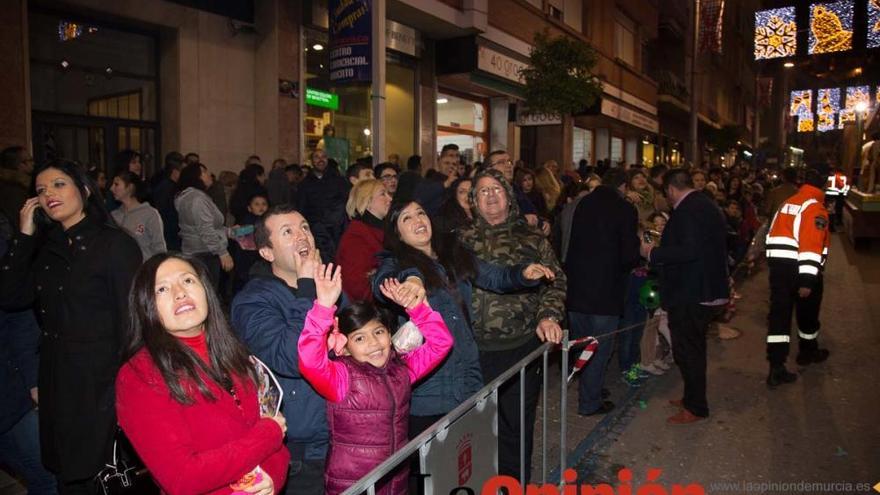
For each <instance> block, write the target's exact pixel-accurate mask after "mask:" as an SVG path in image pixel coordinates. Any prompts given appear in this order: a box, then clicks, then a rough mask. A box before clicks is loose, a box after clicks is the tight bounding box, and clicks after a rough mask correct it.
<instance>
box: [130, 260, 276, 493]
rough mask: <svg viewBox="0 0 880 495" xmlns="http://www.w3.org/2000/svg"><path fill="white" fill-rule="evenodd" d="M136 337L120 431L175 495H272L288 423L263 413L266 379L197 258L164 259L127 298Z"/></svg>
mask: <svg viewBox="0 0 880 495" xmlns="http://www.w3.org/2000/svg"><path fill="white" fill-rule="evenodd" d="M129 304H130V306H131V309H132V312H131V321H130V327H131V328H130V333H129V338H128V342H127V343H126V360H125V364H123V365H122V368H121V369H120V370H119V376H118V377H117V378H116V411H117V414H118V416H119V425H120V426H121V427H122V429H123V431H124V432H125V434H126V436H127V437H128V439H129V440H130V441H131V444H132V446H134V448H135V450H136V451H137V453H138V455H139V456H140V457H141V459H142V460H143V461H144V464H145V466H146V467H147V469H149V470H150V474H151V475H152V476H153V479H155V480H156V482H157V483H158V485H159V486H160V487H161V488H162V490H163V491H164V492H165V493H167V494H169V495H177V494H197V493H198V494H201V493H210V494H229V493H232V492H233V491H235V492H239V491H242V490H243V487H241V486H239V485H240V484H242V483H246V481H245V480H250V483H251V485H252V486H250V487H249V488H248V489H247V491H248V492H250V493H254V494H255V495H273V494H274V493H277V492H278V491H279V490H281V488H282V486H283V485H284V480H286V479H287V464H288V462H289V461H290V453H289V452H288V450H287V448H286V447H285V446H284V444H283V443H282V441H283V439H284V433H285V431H286V428H287V424H286V422H285V421H284V417H283V416H282V415H280V414H279V415H277V416H275V415H274V411H272V413H270V414H271V415H269V416H263V415H261V413H260V402H259V399H258V397H257V386H258V383H259V377H258V375H257V372H256V368H255V366H254V363H252V362H251V360H250V358H249V356H248V352H247V349H246V348H245V347H244V345H242V344H241V343H240V342H239V341H238V339H237V338H236V337H235V335H234V334H233V333H232V330H231V329H230V328H229V324H228V323H227V321H226V317H225V316H224V315H223V309H222V308H221V306H220V300H219V299H218V298H217V294H216V293H215V292H214V290H213V289H212V288H211V283H210V280H209V277H208V272H207V270H206V269H205V266H204V265H203V264H202V263H201V262H200V261H198V259H197V258H194V257H191V256H186V255H179V254H159V255H156V256H154V257H152V258H150V259H149V260H147V262H146V263H144V265H143V266H142V267H141V269H140V270H138V272H137V275H136V276H135V279H134V283H133V284H132V288H131V292H130V293H129Z"/></svg>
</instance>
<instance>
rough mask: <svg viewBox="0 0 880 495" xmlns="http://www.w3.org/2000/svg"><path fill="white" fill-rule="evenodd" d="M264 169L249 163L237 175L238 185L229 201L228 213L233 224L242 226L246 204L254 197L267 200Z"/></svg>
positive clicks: (245, 213) (257, 164) (245, 214)
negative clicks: (261, 197)
mask: <svg viewBox="0 0 880 495" xmlns="http://www.w3.org/2000/svg"><path fill="white" fill-rule="evenodd" d="M265 183H266V169H264V168H263V166H262V165H260V164H259V163H251V164H249V165H247V166H245V167H244V170H242V171H241V173H240V174H239V175H238V185H237V186H235V191H233V193H232V198H230V199H229V212H230V213H232V216H233V218H234V219H235V223H237V224H244V222H245V217H247V214H248V209H247V207H248V203H250V201H251V198H253V197H254V196H257V195H259V196H263V197H266V198H268V197H269V193H268V191H266V186H265V185H264V184H265Z"/></svg>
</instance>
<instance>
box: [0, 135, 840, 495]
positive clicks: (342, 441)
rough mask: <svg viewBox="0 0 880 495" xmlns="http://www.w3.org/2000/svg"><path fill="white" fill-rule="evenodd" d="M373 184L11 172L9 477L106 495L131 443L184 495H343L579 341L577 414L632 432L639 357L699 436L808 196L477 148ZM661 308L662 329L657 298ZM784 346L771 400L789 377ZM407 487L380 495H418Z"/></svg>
mask: <svg viewBox="0 0 880 495" xmlns="http://www.w3.org/2000/svg"><path fill="white" fill-rule="evenodd" d="M395 158H396V157H395ZM372 161H373V159H372V158H371V157H365V158H363V159H360V160H358V161H357V162H355V163H353V164H351V165H349V166H348V167H347V168H346V170H345V171H344V172H343V171H340V170H339V166H338V164H336V163H335V162H334V161H333V160H332V159H330V158H328V156H327V154H326V153H325V152H324V151H323V150H320V149H319V150H315V151H313V152H312V153H311V155H310V162H309V164H308V165H303V166H300V165H295V164H287V162H286V161H285V160H283V159H276V160H274V161H273V162H272V165H271V169H270V170H268V171H267V170H266V168H265V167H264V166H263V165H262V161H261V160H260V158H259V157H257V156H251V157H249V158H248V159H247V160H246V161H245V163H244V164H243V168H242V170H241V171H240V172H239V173H237V174H236V173H232V172H225V171H224V172H221V173H220V174H219V177H215V176H214V174H212V173H211V171H210V169H209V168H208V166H207V165H206V164H204V163H202V162H201V161H200V158H199V156H198V155H197V154H195V153H189V154H187V155H185V156H184V155H183V154H181V153H177V152H172V153H169V154H168V155H167V156H166V157H165V163H164V167H163V168H162V170H160V171H158V172H157V173H156V174H154V176H153V177H145V171H144V167H143V166H142V164H141V162H140V156H139V154H138V153H136V152H132V151H125V152H123V153H120V155H119V157H117V160H116V169H115V170H114V171H112V173H110V174H108V173H106V172H104V171H99V170H96V169H93V170H90V171H87V170H86V169H85V167H81V166H79V165H77V164H74V163H71V162H65V161H57V162H52V163H46V164H39V166H36V167H35V164H34V162H33V160H32V159H31V158H30V156H28V155H27V153H26V151H25V150H24V149H23V148H8V149H6V150H4V151H3V153H2V163H0V213H2V214H0V234H2V235H0V249H2V251H3V252H4V253H5V254H4V258H3V261H2V265H0V308H2V309H3V312H2V313H0V318H2V328H3V331H2V338H3V342H2V345H0V348H2V352H4V353H5V354H4V355H3V356H2V357H3V361H4V362H9V363H10V365H9V366H7V367H5V368H3V373H4V374H3V375H2V376H0V378H2V387H3V389H2V390H3V392H4V397H6V398H9V400H8V401H7V400H5V402H4V405H3V408H2V411H0V420H2V422H0V463H2V464H4V465H8V466H9V467H10V469H11V470H12V471H14V472H15V473H16V474H18V475H19V476H21V477H22V478H23V479H24V480H25V481H26V483H27V485H28V488H29V490H30V491H32V492H33V493H56V492H59V493H63V494H85V493H95V490H96V481H95V478H94V477H95V474H96V473H97V472H98V471H100V470H101V469H102V468H103V467H104V466H105V463H106V462H107V460H108V458H109V455H110V450H111V448H112V445H113V442H114V439H115V438H117V433H116V428H117V425H118V426H119V427H120V428H121V431H122V432H124V434H125V436H126V437H127V438H128V439H129V440H130V441H131V444H132V445H133V446H134V448H135V450H136V451H137V453H138V455H140V457H141V458H142V459H143V461H144V463H145V464H146V466H147V468H148V469H149V470H150V473H151V475H152V476H153V478H154V479H155V480H156V482H157V484H158V485H159V487H161V489H162V490H163V491H164V492H166V493H169V494H172V495H177V494H189V493H217V494H221V493H222V494H228V493H232V492H242V491H243V492H246V493H254V494H259V495H271V494H273V493H280V492H282V491H283V492H284V493H288V494H300V493H302V494H321V493H341V492H342V491H344V490H345V489H346V488H347V487H348V486H350V485H351V484H353V483H354V482H355V481H356V480H357V479H358V478H359V477H361V476H363V475H364V474H366V473H367V472H368V471H370V470H371V469H372V468H373V467H375V466H376V465H378V464H379V463H380V462H381V461H383V460H384V459H385V458H387V457H388V456H389V455H391V454H392V453H393V452H394V451H395V450H396V449H397V448H399V447H400V446H402V445H404V444H405V443H406V441H407V440H408V439H409V438H413V437H414V436H416V435H418V434H419V433H420V432H422V431H424V430H425V429H427V428H429V427H430V426H431V425H432V424H434V423H435V422H436V421H437V420H439V419H440V418H441V417H443V416H444V415H445V414H447V413H448V412H450V411H451V410H453V409H454V408H455V407H456V406H458V405H459V404H461V403H462V402H464V401H465V400H467V399H468V398H469V397H470V396H472V395H473V394H474V393H475V392H476V391H478V390H479V389H480V388H481V387H482V386H483V385H484V384H486V383H488V382H490V381H492V380H493V379H495V378H496V377H498V376H499V375H500V374H502V373H503V372H504V371H505V370H507V369H508V368H510V367H511V366H513V365H514V364H516V363H517V362H519V361H520V360H521V359H522V358H523V357H525V356H526V355H528V354H529V353H531V352H532V351H533V350H535V349H537V348H538V347H539V346H540V345H541V343H542V342H552V343H559V342H560V341H561V339H562V336H563V330H562V328H563V327H567V328H570V329H571V336H572V338H576V337H585V336H593V337H597V338H600V339H601V342H600V345H599V347H598V351H597V352H596V354H595V355H594V357H593V359H592V360H591V361H590V363H589V364H588V366H587V367H586V368H585V369H584V370H583V372H582V373H581V376H580V378H579V399H578V413H579V414H581V415H583V416H594V415H599V414H605V413H608V412H610V411H612V410H613V409H614V407H615V404H614V403H613V401H612V400H611V397H609V395H610V394H609V391H608V387H607V386H606V381H607V379H608V377H607V376H606V375H607V370H608V369H609V366H608V362H609V360H610V358H611V356H612V355H613V354H615V353H616V354H617V361H618V362H617V368H618V370H619V372H620V379H621V380H623V381H624V382H625V383H626V385H627V386H630V387H638V386H639V385H640V384H641V383H642V382H643V380H644V379H645V378H647V376H648V375H649V374H663V373H665V372H666V371H667V370H669V369H670V367H671V365H672V363H673V362H674V363H675V364H676V365H677V366H678V367H679V369H680V372H681V375H682V378H683V381H684V393H683V396H682V399H681V400H680V401H677V402H676V405H677V406H679V408H680V410H679V412H678V413H677V414H675V415H674V416H672V417H670V418H669V423H670V424H686V423H691V422H694V421H698V420H699V419H701V418H705V417H706V416H708V414H709V408H708V403H707V400H706V388H707V384H706V376H705V369H706V331H707V328H708V326H709V324H710V322H711V321H712V320H715V319H719V318H720V319H724V318H729V317H730V315H731V313H732V311H733V305H734V302H735V299H736V297H737V296H736V294H735V292H731V290H730V288H731V285H732V282H731V279H732V277H733V276H735V275H737V273H739V272H740V270H739V269H738V268H739V267H741V266H747V265H749V264H750V263H752V262H753V261H754V258H755V254H756V251H755V249H754V248H752V249H750V246H753V244H754V243H753V240H754V239H755V238H756V236H757V237H758V238H759V239H760V238H761V237H762V236H763V233H759V231H762V226H764V228H766V226H768V225H769V224H770V223H771V222H770V220H772V219H773V217H774V215H775V213H776V211H777V210H778V209H779V208H780V207H783V208H784V206H785V202H786V201H787V200H788V198H790V197H791V196H792V195H794V194H795V193H797V192H798V189H797V187H798V186H797V185H796V184H797V183H798V182H799V178H798V177H797V172H796V171H795V169H786V170H783V171H782V172H781V175H779V176H777V175H776V174H775V173H773V172H770V171H757V170H755V169H753V168H751V167H750V166H748V165H747V164H736V165H734V166H731V167H727V168H722V167H716V168H709V167H706V166H703V167H693V168H691V169H686V168H673V169H669V168H668V167H666V166H665V165H660V164H658V165H654V166H653V167H650V168H643V167H641V166H637V165H629V166H626V165H624V164H616V165H612V164H611V163H610V162H609V161H608V160H604V161H600V162H599V163H597V164H596V165H595V166H593V165H590V164H588V163H586V161H581V163H580V164H579V166H578V167H577V168H572V169H565V170H563V168H562V167H560V166H559V164H558V163H557V162H555V161H552V160H550V161H547V162H545V163H544V164H542V165H541V166H537V167H530V166H528V165H527V164H524V163H521V162H519V163H514V162H513V160H512V159H511V157H510V155H509V154H508V153H507V152H506V151H503V150H497V151H493V152H491V153H489V154H488V155H487V156H486V158H485V160H484V161H482V162H477V163H472V164H471V163H465V162H464V161H463V160H462V156H461V154H460V152H459V149H458V147H457V146H455V145H447V146H444V147H443V149H442V150H441V152H440V155H439V156H438V157H437V166H436V167H435V168H433V169H431V170H428V171H427V172H426V173H423V164H422V160H421V157H419V156H412V157H410V158H409V159H408V160H407V162H406V165H405V167H404V168H405V170H401V167H400V165H399V164H398V163H396V162H394V161H388V162H383V163H380V164H378V165H376V166H372ZM808 182H809V179H808ZM814 182H815V180H814ZM816 225H819V222H818V221H816ZM786 270H788V269H787V268H786ZM777 271H778V270H777ZM786 273H788V272H786ZM779 277H780V280H781V277H782V276H781V275H780V276H779ZM653 284H659V287H660V294H661V300H662V302H663V304H662V308H660V307H657V305H656V304H655V305H651V304H646V302H645V300H644V298H642V297H640V296H641V295H642V293H643V292H644V290H645V287H646V286H647V285H652V286H653ZM795 288H796V287H795ZM814 297H815V293H814ZM819 297H821V295H819ZM791 304H794V303H793V302H792V303H791ZM778 311H779V312H784V311H785V308H782V309H779V310H778ZM788 313H789V314H788V324H789V326H790V316H791V315H790V313H791V308H790V307H789V308H788ZM779 318H780V321H781V320H784V318H782V317H781V316H780V317H779ZM408 320H409V321H411V322H412V323H414V324H415V326H416V327H417V328H418V330H419V332H420V336H419V338H417V339H416V340H417V342H416V343H415V344H413V343H411V342H410V344H409V345H405V344H404V343H401V342H398V340H397V338H396V335H395V334H396V332H397V330H398V328H402V329H405V328H407V325H404V323H405V322H407V321H408ZM783 323H784V321H783ZM781 326H782V324H780V325H779V327H780V328H778V329H776V334H778V335H781V332H782V330H781ZM401 332H403V330H401ZM816 332H818V330H816ZM392 336H394V338H392ZM410 340H412V339H410ZM643 341H644V342H647V343H648V344H649V345H648V347H650V348H652V349H655V351H654V352H648V353H643V352H642V348H643ZM768 342H770V341H769V340H768ZM774 342H776V343H778V342H779V341H778V339H777V340H775V341H774ZM786 342H787V341H786ZM808 347H809V346H808ZM773 349H774V351H773V353H772V355H773V359H772V363H773V364H774V366H776V368H775V369H776V374H777V375H776V380H775V382H776V383H782V382H790V381H792V380H791V379H789V377H787V376H786V375H784V374H782V372H781V371H779V369H778V367H779V365H780V359H781V360H783V361H784V357H785V356H786V355H787V351H785V352H783V351H782V350H781V349H778V346H777V347H774V348H773ZM809 349H810V350H811V352H812V353H813V354H811V355H810V356H811V358H810V359H812V361H813V362H820V361H821V360H824V358H827V354H824V357H822V356H821V355H817V354H816V353H817V352H818V351H817V350H816V349H818V348H817V347H815V346H814V347H809ZM768 352H769V351H768ZM823 352H824V351H823ZM819 354H821V353H819ZM249 356H254V357H256V358H258V359H259V360H260V361H261V362H262V363H264V364H265V366H267V367H268V368H269V369H270V370H271V372H272V373H273V374H274V375H275V376H276V377H277V379H278V381H279V383H280V387H281V389H282V390H283V392H284V400H283V402H282V404H281V408H280V412H279V413H278V414H274V413H266V412H265V411H263V412H261V411H260V408H259V406H258V401H257V391H258V386H257V385H258V382H259V377H258V376H257V375H256V373H255V371H254V370H255V367H254V362H253V361H252V360H251V358H250V357H249ZM808 361H809V360H808ZM799 362H800V361H799ZM772 376H773V375H772V373H771V378H772ZM522 377H523V378H522V379H523V380H524V381H525V383H524V384H523V387H522V388H523V390H525V397H524V399H525V415H526V416H525V418H523V419H521V418H520V389H521V387H520V383H519V380H520V376H517V377H516V378H515V379H513V380H510V381H508V382H507V383H505V384H504V385H503V386H502V387H501V389H500V390H499V406H498V407H499V412H498V414H499V417H498V437H499V440H498V441H499V445H498V468H499V473H500V474H506V475H510V476H514V477H517V478H519V477H520V476H523V477H524V478H525V479H526V480H528V479H529V476H530V473H531V457H532V455H531V454H532V437H533V429H534V425H535V419H536V418H535V416H536V407H537V402H538V397H539V395H540V389H541V383H542V380H541V377H540V369H539V366H538V365H537V364H533V365H530V366H529V367H528V368H527V369H526V372H525V373H524V374H523V375H522ZM769 382H770V379H769V378H768V383H769ZM37 406H39V413H37ZM521 421H522V423H521ZM521 424H525V427H526V430H527V431H526V432H525V435H524V438H525V444H524V445H521V441H520V430H521V427H520V425H521ZM38 437H39V442H37V438H38ZM389 438H390V439H391V442H390V443H389V440H388V439H389ZM521 449H523V450H524V451H525V459H526V465H525V471H523V472H520V462H519V459H520V450H521ZM355 452H356V453H357V455H354V453H355ZM413 467H414V468H416V469H417V466H413ZM407 469H409V468H408V467H403V468H401V470H400V471H397V472H396V474H395V476H394V477H391V478H389V479H387V480H385V481H384V482H383V483H382V484H381V485H380V487H379V489H380V492H381V493H383V494H398V493H406V492H407V490H408V488H409V482H407ZM248 476H249V477H250V479H251V480H253V483H250V484H245V485H240V484H239V481H240V480H242V479H245V478H247V477H248Z"/></svg>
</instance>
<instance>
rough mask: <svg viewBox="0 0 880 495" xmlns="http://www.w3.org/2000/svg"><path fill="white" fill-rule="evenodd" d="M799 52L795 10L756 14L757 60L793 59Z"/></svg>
mask: <svg viewBox="0 0 880 495" xmlns="http://www.w3.org/2000/svg"><path fill="white" fill-rule="evenodd" d="M795 51H797V22H796V21H795V8H794V7H783V8H781V9H771V10H759V11H757V12H755V60H761V59H768V58H779V57H791V56H794V54H795Z"/></svg>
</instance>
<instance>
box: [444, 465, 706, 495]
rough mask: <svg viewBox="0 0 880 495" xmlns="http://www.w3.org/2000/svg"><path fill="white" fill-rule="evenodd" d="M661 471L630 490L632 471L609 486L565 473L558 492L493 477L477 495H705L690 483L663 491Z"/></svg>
mask: <svg viewBox="0 0 880 495" xmlns="http://www.w3.org/2000/svg"><path fill="white" fill-rule="evenodd" d="M661 473H662V470H661V469H657V468H652V469H649V470H648V473H647V476H646V479H645V482H644V483H642V484H640V485H638V486H633V474H632V470H630V469H627V468H623V469H621V470H620V471H618V473H617V479H618V481H619V483H618V484H617V485H616V486H612V485H611V484H609V483H601V484H598V485H589V484H579V483H577V471H575V470H574V469H566V470H565V471H564V472H563V473H562V479H563V481H564V482H565V484H564V485H563V486H562V490H561V491H560V489H559V486H557V485H552V484H543V485H535V484H532V483H529V484H527V485H526V486H525V490H523V486H522V485H521V484H520V482H519V480H517V479H516V478H513V477H511V476H493V477H492V478H489V480H488V481H486V483H484V484H483V489H482V490H481V492H480V495H497V494H498V493H499V491H502V490H503V492H502V493H506V494H507V495H706V490H705V488H704V487H703V485H701V484H698V483H691V484H689V485H680V484H673V485H672V486H670V487H666V486H664V485H662V484H660V483H658V482H657V480H658V479H660V474H661ZM465 494H467V495H475V492H474V490H473V488H470V487H467V486H459V487H456V488H453V489H452V490H451V491H450V492H449V495H465Z"/></svg>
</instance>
